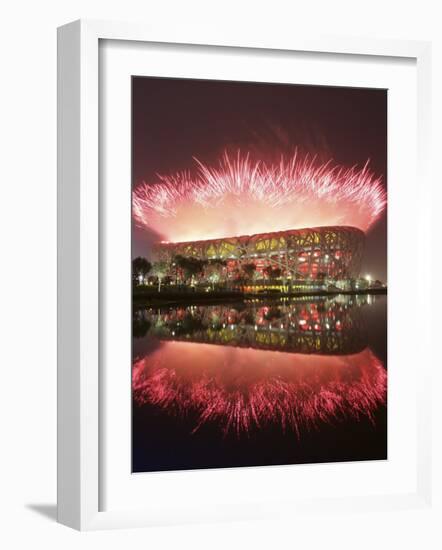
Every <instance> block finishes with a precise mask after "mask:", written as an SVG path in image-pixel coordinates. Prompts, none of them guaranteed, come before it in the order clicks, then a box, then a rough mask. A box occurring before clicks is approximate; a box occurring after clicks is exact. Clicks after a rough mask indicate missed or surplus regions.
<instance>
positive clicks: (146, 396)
mask: <svg viewBox="0 0 442 550" xmlns="http://www.w3.org/2000/svg"><path fill="white" fill-rule="evenodd" d="M363 300H364V298H358V299H356V298H355V297H351V298H349V297H341V298H338V299H334V300H324V299H321V300H317V301H312V300H310V301H309V302H306V301H305V300H302V299H299V300H291V301H289V302H288V303H269V302H266V303H262V302H260V301H256V302H250V303H248V304H241V305H236V306H234V305H232V306H188V307H176V308H166V309H165V310H163V311H161V310H159V311H158V310H157V311H154V310H140V311H139V312H138V313H137V315H136V317H137V318H136V323H138V324H139V323H144V324H145V326H146V327H147V330H148V331H149V335H150V338H151V339H152V340H151V341H152V342H155V345H154V349H153V350H150V352H149V353H148V354H147V355H140V356H138V357H136V358H135V360H134V364H133V373H132V385H133V395H134V400H135V403H136V404H137V405H138V406H143V405H144V404H150V405H153V406H154V407H157V408H158V409H159V410H162V411H164V412H166V413H167V414H169V415H175V416H176V417H186V418H188V419H189V420H190V422H191V423H192V425H193V433H195V432H197V431H198V430H200V429H201V428H202V427H203V426H204V425H208V424H210V425H212V426H216V427H217V428H218V429H219V430H220V431H221V432H222V433H223V434H224V435H228V434H236V436H238V437H239V436H241V435H245V434H250V433H251V432H253V431H254V430H264V429H266V428H269V427H272V426H273V427H278V428H280V429H281V430H282V431H283V432H291V433H294V434H296V436H297V437H298V438H300V437H301V435H302V433H303V432H305V431H306V430H307V431H309V430H313V429H315V428H318V427H320V426H321V425H322V424H324V423H334V422H340V421H344V420H346V419H352V420H355V421H358V420H360V419H361V418H366V419H368V420H370V421H373V419H374V415H375V413H376V411H377V410H378V409H379V407H380V406H382V405H385V401H386V392H387V373H386V370H385V369H384V367H383V364H382V362H381V361H380V360H379V359H378V358H377V357H376V355H375V354H374V353H373V352H372V351H371V350H370V349H369V348H368V347H366V340H365V338H364V334H365V333H364V330H363V326H362V323H361V319H360V317H359V315H358V311H359V309H360V308H359V306H361V305H362V301H363ZM356 302H357V303H356ZM213 344H216V345H213Z"/></svg>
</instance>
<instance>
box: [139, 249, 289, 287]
mask: <svg viewBox="0 0 442 550" xmlns="http://www.w3.org/2000/svg"><path fill="white" fill-rule="evenodd" d="M281 274H282V271H281V269H280V268H278V267H272V266H267V267H265V268H264V269H263V275H264V277H265V278H268V279H277V278H279V277H281ZM226 276H227V262H226V261H225V260H221V259H212V260H200V259H198V258H191V257H190V258H189V257H185V256H181V255H177V256H175V257H174V258H173V259H172V261H171V262H166V261H164V260H158V261H156V262H153V263H151V262H149V260H147V259H146V258H142V257H140V256H139V257H137V258H135V259H134V260H132V277H133V282H134V284H135V285H142V284H145V282H146V279H147V278H148V277H155V278H156V279H157V281H158V291H159V292H161V285H162V282H163V281H164V279H166V277H167V278H168V279H169V280H174V282H175V284H176V285H178V284H187V285H189V284H190V285H195V284H197V283H198V282H199V281H200V280H201V279H203V280H205V281H207V282H209V283H210V284H211V286H212V289H214V288H215V285H216V284H218V283H220V282H223V281H225V280H226V278H227V277H226ZM232 276H233V277H232V278H233V279H234V280H236V281H237V282H241V281H242V282H246V281H253V280H255V279H256V278H257V277H258V276H259V273H258V272H257V269H256V265H255V264H254V263H253V262H250V263H244V264H242V265H241V266H238V267H237V268H235V269H234V271H233V273H232Z"/></svg>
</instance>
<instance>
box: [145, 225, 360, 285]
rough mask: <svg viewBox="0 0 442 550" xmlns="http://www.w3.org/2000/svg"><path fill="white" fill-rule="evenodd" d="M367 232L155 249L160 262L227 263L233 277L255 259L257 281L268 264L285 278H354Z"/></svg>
mask: <svg viewBox="0 0 442 550" xmlns="http://www.w3.org/2000/svg"><path fill="white" fill-rule="evenodd" d="M364 241H365V235H364V233H363V231H361V230H360V229H357V228H355V227H347V226H333V227H314V228H305V229H293V230H287V231H278V232H274V233H260V234H257V235H244V236H239V237H228V238H223V239H213V240H200V241H192V242H176V243H171V242H161V243H158V244H157V245H156V246H155V248H154V256H155V259H156V260H157V261H166V262H170V263H173V261H174V258H176V257H177V256H181V257H185V258H193V259H197V260H202V261H204V262H208V263H211V262H212V263H215V262H216V261H221V262H223V263H224V265H225V270H226V276H227V278H232V277H233V276H234V275H233V274H235V273H238V272H240V271H241V269H242V268H243V267H244V265H245V264H251V263H253V264H254V265H255V268H256V271H255V273H254V278H255V280H259V279H265V278H266V273H268V268H273V269H275V270H277V272H278V274H279V277H282V278H287V279H297V280H318V279H324V278H330V279H335V280H338V279H349V278H355V277H357V276H358V275H359V272H360V268H361V261H362V255H363V250H364Z"/></svg>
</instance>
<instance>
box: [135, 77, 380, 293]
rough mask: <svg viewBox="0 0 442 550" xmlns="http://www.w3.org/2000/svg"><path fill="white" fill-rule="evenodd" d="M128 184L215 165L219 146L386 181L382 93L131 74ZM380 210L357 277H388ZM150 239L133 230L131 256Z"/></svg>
mask: <svg viewBox="0 0 442 550" xmlns="http://www.w3.org/2000/svg"><path fill="white" fill-rule="evenodd" d="M132 140H133V141H132V146H133V159H132V168H133V172H132V174H133V185H134V186H135V185H138V184H139V183H142V182H143V181H145V182H147V183H148V182H149V181H156V180H157V177H156V174H158V173H159V174H170V173H174V172H177V171H182V170H187V169H189V168H192V167H193V166H194V163H193V160H192V157H194V156H195V157H197V158H198V159H199V160H201V161H203V162H205V163H216V164H217V161H218V158H219V156H220V154H221V153H222V152H223V151H224V150H227V151H230V150H231V151H235V152H236V151H237V150H238V149H240V150H241V151H244V152H248V151H249V152H250V153H251V155H252V157H253V158H254V159H262V160H265V161H272V160H275V161H277V160H278V159H279V157H280V155H281V154H287V155H290V154H292V153H293V151H294V150H295V148H297V149H298V151H300V152H301V153H302V152H305V153H309V154H312V155H316V157H317V158H318V160H319V161H328V160H329V159H330V158H332V159H333V160H334V161H335V162H336V163H338V164H343V165H346V166H348V167H350V166H353V165H359V166H360V167H362V166H363V165H364V164H365V162H366V161H367V159H370V164H369V166H370V168H371V170H372V171H373V172H374V173H375V174H376V176H382V179H383V184H384V185H385V187H386V185H387V182H386V179H387V91H386V90H375V89H367V88H359V89H358V88H335V87H328V86H298V85H292V84H290V85H288V84H257V83H244V82H227V81H226V82H223V81H202V80H187V79H186V80H183V79H170V78H150V77H133V79H132ZM386 218H387V216H386V213H384V214H383V217H382V218H381V220H379V221H378V222H377V223H376V224H375V225H374V226H373V227H372V228H371V230H370V231H369V233H368V234H367V239H366V248H365V254H364V262H363V267H362V274H366V273H368V274H370V275H371V276H372V277H374V278H379V279H381V280H382V281H385V282H386V281H387V242H386V240H387V238H386V228H387V221H386ZM154 240H156V238H155V237H154V236H153V235H149V234H148V232H146V231H145V230H141V229H139V228H136V227H134V231H133V246H132V253H133V257H135V256H140V255H141V256H149V250H150V245H151V243H152V241H154Z"/></svg>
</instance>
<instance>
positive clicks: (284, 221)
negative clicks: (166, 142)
mask: <svg viewBox="0 0 442 550" xmlns="http://www.w3.org/2000/svg"><path fill="white" fill-rule="evenodd" d="M385 206H386V192H385V190H384V187H383V185H382V182H381V179H380V178H378V177H376V176H375V175H374V174H373V173H372V172H371V171H370V170H369V168H368V162H367V164H366V165H365V166H364V167H362V168H357V167H344V166H339V165H336V164H334V163H333V162H332V161H329V162H327V163H322V164H321V163H319V162H317V161H316V160H315V159H312V158H311V157H303V158H301V157H300V156H299V155H298V154H296V153H295V154H294V155H293V156H292V157H291V158H282V159H281V161H280V163H279V164H268V163H264V162H260V161H256V162H255V161H252V160H251V159H250V157H249V156H248V155H243V154H241V153H239V152H238V154H237V155H236V156H235V158H232V157H231V156H229V155H227V153H225V154H224V155H223V156H222V158H221V159H220V161H219V164H218V165H217V166H214V167H211V166H208V165H205V164H203V163H202V162H200V161H198V160H197V159H194V167H193V170H192V171H191V172H183V173H179V174H175V175H171V176H158V179H157V180H156V181H153V182H145V183H143V184H141V185H139V186H137V187H136V188H135V190H134V191H133V216H134V219H135V222H136V223H137V225H139V226H140V227H145V228H149V229H151V230H153V231H155V232H156V233H158V234H159V235H160V238H161V239H163V240H167V241H170V242H183V241H192V240H206V239H216V238H223V237H231V236H239V235H252V234H256V233H267V232H273V231H284V230H287V229H300V228H303V227H320V226H334V225H347V226H353V227H358V228H359V229H362V230H363V231H367V230H368V229H369V228H370V227H371V226H372V225H373V224H374V223H375V222H376V220H377V219H379V217H380V216H381V214H382V212H383V210H384V209H385Z"/></svg>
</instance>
